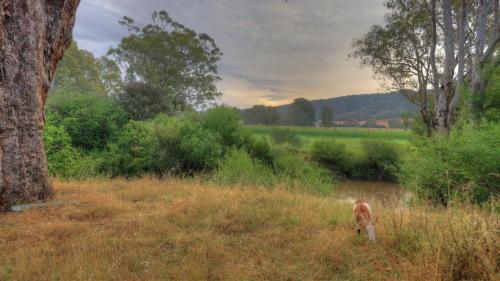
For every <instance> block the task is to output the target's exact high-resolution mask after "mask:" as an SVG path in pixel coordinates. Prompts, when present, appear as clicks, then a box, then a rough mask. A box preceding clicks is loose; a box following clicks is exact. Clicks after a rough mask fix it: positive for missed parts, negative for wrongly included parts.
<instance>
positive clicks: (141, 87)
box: [118, 82, 173, 120]
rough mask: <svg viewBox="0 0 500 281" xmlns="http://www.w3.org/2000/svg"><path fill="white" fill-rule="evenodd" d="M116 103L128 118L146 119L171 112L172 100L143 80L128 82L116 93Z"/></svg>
mask: <svg viewBox="0 0 500 281" xmlns="http://www.w3.org/2000/svg"><path fill="white" fill-rule="evenodd" d="M118 103H119V104H120V105H121V106H122V107H123V108H124V109H125V111H127V113H128V116H129V118H130V119H133V120H146V119H150V118H153V117H155V116H156V115H158V114H160V113H164V114H168V113H172V112H173V107H172V101H171V100H170V99H169V97H168V95H166V94H165V93H164V92H163V91H162V90H160V89H159V88H156V87H154V86H152V85H148V84H146V83H143V82H130V83H127V85H125V87H124V88H123V91H122V92H120V93H119V94H118Z"/></svg>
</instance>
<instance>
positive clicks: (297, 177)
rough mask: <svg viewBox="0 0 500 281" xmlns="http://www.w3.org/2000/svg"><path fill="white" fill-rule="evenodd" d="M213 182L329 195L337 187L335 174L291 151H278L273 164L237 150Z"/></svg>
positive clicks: (222, 165) (223, 164)
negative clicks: (335, 185) (334, 186)
mask: <svg viewBox="0 0 500 281" xmlns="http://www.w3.org/2000/svg"><path fill="white" fill-rule="evenodd" d="M212 181H213V182H215V183H217V184H222V185H232V186H234V185H237V186H257V187H258V186H261V187H267V188H271V187H277V188H284V189H286V190H289V191H298V192H305V193H312V194H317V195H327V194H329V193H330V192H331V191H332V190H333V185H334V177H333V175H331V173H329V172H328V171H327V170H325V169H323V168H321V167H318V166H316V165H315V164H314V163H309V162H307V161H306V160H305V159H303V158H302V157H300V156H297V155H294V154H293V153H292V152H291V151H290V150H288V149H287V148H281V149H276V150H275V151H274V156H273V161H272V163H271V164H269V163H267V164H266V163H264V162H263V161H261V160H260V159H258V158H255V157H251V156H250V155H249V154H248V153H247V152H246V151H245V150H233V151H231V152H229V153H228V154H227V155H226V157H224V159H223V160H222V161H221V162H220V163H219V167H218V168H217V170H216V171H215V172H214V173H213V175H212Z"/></svg>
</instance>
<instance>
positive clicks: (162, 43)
mask: <svg viewBox="0 0 500 281" xmlns="http://www.w3.org/2000/svg"><path fill="white" fill-rule="evenodd" d="M120 23H121V24H122V25H123V26H125V27H126V28H127V29H128V31H129V33H130V34H129V35H128V36H127V37H125V38H123V39H122V40H121V42H120V44H119V45H118V46H117V47H116V48H111V49H110V50H109V51H108V55H109V56H111V57H112V58H113V59H114V60H115V61H116V62H117V63H118V64H119V65H120V66H121V68H122V69H123V70H124V73H125V78H126V81H127V82H133V81H141V82H144V83H146V84H150V85H151V86H153V87H155V88H156V89H159V90H161V91H162V92H163V93H164V95H166V96H168V99H169V100H170V101H172V103H173V107H174V109H176V110H184V109H186V108H188V107H190V106H199V105H201V104H204V103H206V102H210V101H213V100H214V99H215V98H217V97H219V96H220V95H221V93H220V92H219V91H218V90H217V87H216V82H217V81H219V80H220V77H219V76H218V72H217V62H218V61H219V60H220V58H221V56H222V52H221V51H220V50H219V48H218V47H217V45H216V44H215V41H214V40H213V39H212V38H211V37H210V36H208V35H207V34H203V33H201V34H197V33H196V32H194V31H193V30H191V29H189V28H187V27H185V26H184V25H182V24H180V23H178V22H175V21H174V20H173V19H172V18H171V17H170V16H169V14H168V13H167V12H165V11H159V12H153V15H152V22H151V23H150V24H148V25H146V26H143V27H142V28H141V27H139V26H137V25H136V24H135V22H134V20H133V19H131V18H129V17H124V18H123V20H122V21H120Z"/></svg>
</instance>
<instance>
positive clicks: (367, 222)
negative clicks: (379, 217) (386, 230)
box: [352, 199, 375, 242]
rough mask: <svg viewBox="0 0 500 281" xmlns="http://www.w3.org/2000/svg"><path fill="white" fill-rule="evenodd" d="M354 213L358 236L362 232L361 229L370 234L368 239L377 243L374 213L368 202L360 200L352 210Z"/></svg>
mask: <svg viewBox="0 0 500 281" xmlns="http://www.w3.org/2000/svg"><path fill="white" fill-rule="evenodd" d="M352 213H353V215H354V219H355V221H356V231H357V232H358V235H359V234H360V232H361V228H363V229H365V230H366V233H367V234H368V239H369V240H370V241H373V242H375V227H374V225H373V224H374V221H373V213H372V209H371V207H370V205H369V204H368V202H366V201H364V200H363V199H359V200H357V201H356V202H355V203H354V207H353V208H352Z"/></svg>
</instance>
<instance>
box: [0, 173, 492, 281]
mask: <svg viewBox="0 0 500 281" xmlns="http://www.w3.org/2000/svg"><path fill="white" fill-rule="evenodd" d="M54 187H55V190H56V198H55V200H60V201H63V202H71V203H70V204H67V205H62V206H56V207H50V208H47V209H38V210H29V211H26V212H23V213H9V214H3V215H1V216H0V280H457V279H461V278H469V279H475V280H498V277H499V276H500V275H499V273H498V268H497V267H496V265H497V264H498V260H497V259H498V251H499V249H498V245H499V243H498V229H499V220H498V216H497V215H491V214H488V213H485V212H484V211H482V210H480V209H477V208H475V207H472V206H466V208H465V207H461V206H456V207H451V208H449V209H447V210H444V209H430V208H424V207H410V208H408V209H398V210H395V209H394V208H391V207H385V206H383V204H382V203H378V202H377V201H375V202H374V203H373V205H374V206H373V209H374V213H375V216H376V217H377V224H376V231H377V238H378V242H377V244H371V243H369V242H368V241H367V240H366V239H365V238H364V237H357V236H356V234H355V231H354V225H353V222H352V218H351V208H352V206H351V204H349V203H343V202H341V201H338V200H337V199H336V198H335V196H331V197H316V196H312V195H305V194H294V193H290V192H286V191H282V190H273V191H270V190H267V189H258V188H237V187H232V188H231V187H227V188H220V187H218V186H213V185H201V184H199V183H198V182H195V181H181V180H168V181H158V180H154V179H148V178H144V179H138V180H132V181H127V180H123V179H116V180H102V181H85V182H81V181H69V182H62V181H57V180H56V181H55V182H54Z"/></svg>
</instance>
